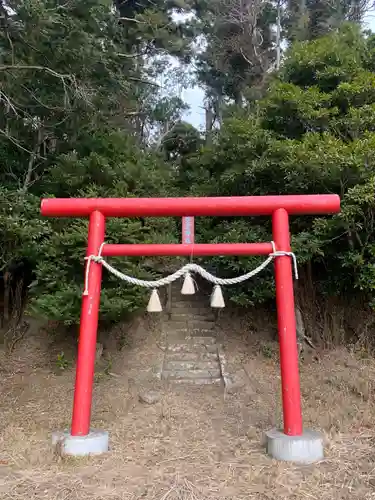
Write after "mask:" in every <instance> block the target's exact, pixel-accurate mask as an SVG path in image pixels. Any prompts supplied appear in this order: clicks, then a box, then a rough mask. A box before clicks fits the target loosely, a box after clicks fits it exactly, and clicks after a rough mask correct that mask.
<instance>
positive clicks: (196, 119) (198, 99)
mask: <svg viewBox="0 0 375 500" xmlns="http://www.w3.org/2000/svg"><path fill="white" fill-rule="evenodd" d="M364 25H365V28H367V29H371V30H372V31H374V32H375V10H373V11H372V12H370V13H369V14H368V15H367V16H366V18H365V20H364ZM181 98H182V99H183V100H184V101H185V102H186V103H187V104H188V105H189V106H190V110H189V111H187V112H186V113H185V114H184V116H183V119H184V120H186V121H187V122H189V123H191V124H192V125H194V127H196V128H197V129H199V130H204V126H205V112H204V109H203V101H204V90H203V89H202V88H200V87H198V86H196V87H192V88H189V89H186V90H183V91H182V95H181Z"/></svg>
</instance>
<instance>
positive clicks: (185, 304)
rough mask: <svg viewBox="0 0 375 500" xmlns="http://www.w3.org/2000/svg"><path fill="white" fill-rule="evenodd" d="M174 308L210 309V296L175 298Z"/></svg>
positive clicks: (172, 304)
mask: <svg viewBox="0 0 375 500" xmlns="http://www.w3.org/2000/svg"><path fill="white" fill-rule="evenodd" d="M171 306H172V309H176V308H179V309H202V310H206V311H207V310H210V297H202V298H200V299H199V300H197V299H195V300H173V299H172V302H171Z"/></svg>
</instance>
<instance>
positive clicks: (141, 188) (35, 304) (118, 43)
mask: <svg viewBox="0 0 375 500" xmlns="http://www.w3.org/2000/svg"><path fill="white" fill-rule="evenodd" d="M1 13H2V18H1V22H2V27H3V29H2V31H1V33H0V50H1V54H2V61H1V64H0V107H1V110H2V113H1V114H0V158H1V165H0V182H1V189H0V220H1V239H2V242H3V245H2V249H1V252H2V253H1V254H0V258H1V266H2V268H3V269H9V266H10V264H12V263H13V262H14V261H20V260H21V261H24V262H26V261H27V263H28V265H29V266H30V267H31V269H32V270H33V273H34V276H35V280H34V283H33V287H32V288H31V295H32V302H31V307H32V308H33V309H34V310H36V311H38V313H39V314H40V313H42V314H43V315H44V316H46V317H48V318H52V319H58V320H64V321H66V322H70V323H74V322H76V321H77V320H78V318H79V308H80V301H81V294H82V277H83V274H82V269H83V267H82V265H83V261H82V256H83V255H84V247H85V246H86V239H87V221H83V220H69V221H65V220H54V219H51V220H47V219H42V218H40V216H39V203H40V197H41V196H58V197H61V196H141V195H144V196H147V195H148V196H155V195H160V194H163V193H165V194H166V193H167V192H168V189H167V187H166V186H167V185H168V184H169V183H170V172H169V170H168V168H167V167H166V166H165V165H164V164H163V163H162V162H161V161H160V158H159V157H158V156H157V155H155V154H153V153H152V152H149V151H147V149H146V148H145V147H144V145H142V144H140V141H139V136H138V135H137V134H138V127H137V119H138V116H139V112H140V111H139V110H140V105H139V104H140V103H139V100H140V99H141V98H142V96H143V95H145V94H146V93H147V92H149V90H148V89H149V88H150V87H151V88H152V87H154V86H155V85H154V84H153V82H150V81H148V80H147V76H145V75H144V73H143V69H142V67H141V65H140V61H139V58H138V57H136V56H135V54H134V48H133V47H132V48H131V50H129V51H128V50H127V49H126V47H127V38H126V29H125V28H124V26H123V24H122V23H121V22H120V20H119V15H118V13H116V12H115V11H113V8H112V3H111V2H110V1H109V0H108V1H107V0H89V1H86V0H84V1H83V0H73V1H72V2H68V3H66V2H64V3H61V2H60V1H59V0H27V1H26V0H14V1H13V0H11V1H10V2H9V3H8V4H7V7H6V8H5V7H4V4H2V7H1ZM142 66H143V61H142ZM106 234H107V238H108V240H109V241H115V242H117V241H119V240H120V239H121V241H122V242H137V241H150V240H154V241H158V240H160V238H161V236H160V235H163V237H165V238H168V239H173V236H174V235H173V225H171V221H169V220H157V221H153V220H141V219H137V220H130V219H122V220H121V221H117V220H111V221H109V222H108V224H107V233H106ZM122 266H123V267H122V269H124V270H126V271H129V273H130V274H137V275H138V276H153V275H157V274H158V272H159V268H160V265H159V268H158V263H157V262H155V264H154V266H152V267H150V265H149V263H147V262H145V261H142V262H140V261H137V260H135V261H129V260H126V261H125V262H123V261H122ZM104 282H105V287H104V288H105V289H104V292H103V302H102V318H103V319H105V320H113V319H118V318H119V317H120V316H122V315H125V314H128V313H130V312H132V311H133V310H135V309H136V308H137V307H139V306H140V305H141V304H142V303H143V299H144V297H145V296H144V291H143V290H134V289H132V288H129V287H126V286H123V285H122V284H120V283H118V281H116V280H114V279H112V278H111V277H110V276H108V275H106V276H105V277H104Z"/></svg>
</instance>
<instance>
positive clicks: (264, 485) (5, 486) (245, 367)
mask: <svg viewBox="0 0 375 500" xmlns="http://www.w3.org/2000/svg"><path fill="white" fill-rule="evenodd" d="M141 333H142V332H141ZM231 334H232V337H231V341H229V340H228V339H225V338H224V344H225V347H226V349H225V351H226V357H227V360H228V370H229V371H231V372H232V373H234V372H235V373H236V380H238V381H240V383H239V387H237V388H236V390H233V391H234V393H233V394H228V393H227V394H224V393H223V389H222V388H220V387H215V386H205V387H190V386H166V385H164V386H162V385H161V382H159V381H157V380H156V379H155V377H153V373H154V371H155V370H157V367H158V366H160V360H161V358H162V352H161V350H160V349H159V348H158V347H157V345H158V337H157V335H156V334H151V333H150V332H147V331H144V332H143V334H139V332H138V334H137V341H135V342H133V343H132V345H131V347H127V348H126V349H124V350H123V351H122V352H121V353H119V354H117V355H116V357H115V358H114V360H113V366H112V367H111V370H112V371H113V372H114V373H115V374H116V375H117V376H108V375H105V374H102V375H101V376H100V375H99V376H98V377H97V382H96V387H95V401H94V408H93V422H92V424H93V427H97V428H102V429H106V430H108V431H109V433H110V444H111V451H110V453H109V454H108V455H107V456H105V457H102V458H89V459H80V460H77V459H61V458H60V457H58V456H55V455H54V454H53V452H52V450H51V446H50V434H51V431H52V430H56V429H63V428H66V427H68V426H69V422H70V416H71V404H72V396H73V381H74V373H73V370H72V369H69V370H65V371H64V372H63V374H62V375H60V376H58V375H56V374H54V373H53V370H52V369H51V368H52V366H50V365H49V364H48V361H46V359H47V357H48V356H47V353H46V352H43V349H39V350H38V352H34V354H33V352H32V349H31V348H30V347H27V346H26V347H24V348H23V351H22V352H19V353H17V355H16V356H15V358H14V364H15V366H16V370H15V371H17V370H18V371H19V373H16V374H13V375H11V374H6V373H5V374H4V375H3V384H2V389H1V402H2V405H1V411H0V498H1V500H8V499H9V500H10V499H12V500H26V499H27V500H30V499H46V500H47V499H48V500H75V499H77V500H78V499H79V500H86V499H93V500H102V499H103V500H104V499H105V500H120V499H121V500H130V499H131V500H141V499H146V500H167V499H168V500H177V499H185V500H193V499H194V500H202V499H206V500H215V499H218V500H219V499H220V500H224V499H228V500H229V499H230V500H242V499H258V500H263V499H264V500H273V499H275V500H276V499H277V500H282V499H288V500H292V499H319V500H328V499H332V498H334V499H343V500H344V499H348V500H349V499H350V500H356V499H358V500H359V499H361V500H363V499H372V498H375V493H374V492H375V451H374V450H375V427H374V424H375V410H374V402H373V395H372V387H371V383H370V382H371V381H372V380H374V376H375V362H374V361H370V360H368V359H363V360H358V359H356V358H355V357H354V356H352V355H350V354H348V353H347V352H345V351H336V352H331V353H328V354H325V355H323V357H322V360H321V363H320V364H316V363H312V364H306V365H304V366H303V367H302V387H303V400H304V401H303V406H304V417H305V425H306V426H307V427H315V428H319V429H321V430H323V431H324V432H325V433H326V438H327V456H326V459H325V460H324V461H323V462H322V463H320V464H316V465H314V466H305V467H296V466H293V465H288V464H281V463H277V462H275V461H273V460H271V459H270V458H268V457H267V456H266V455H265V453H264V449H263V448H262V446H261V441H262V434H263V432H264V430H266V429H269V428H270V427H272V426H274V425H277V424H279V422H280V405H279V393H280V390H279V382H280V381H279V378H278V367H277V357H276V356H275V349H276V345H274V344H267V345H266V346H264V345H262V344H261V343H260V344H259V345H258V346H256V345H251V346H250V345H246V343H245V342H243V341H241V340H240V339H239V338H236V337H235V334H233V332H231ZM224 337H225V336H224ZM48 359H50V358H48ZM35 360H37V361H35ZM8 366H9V365H8ZM241 383H242V384H243V383H245V385H243V386H242V387H241ZM152 387H153V388H156V389H157V390H158V391H159V393H160V401H159V402H157V403H156V404H153V405H147V404H144V403H142V402H140V401H139V393H140V392H141V391H142V390H148V389H150V388H152Z"/></svg>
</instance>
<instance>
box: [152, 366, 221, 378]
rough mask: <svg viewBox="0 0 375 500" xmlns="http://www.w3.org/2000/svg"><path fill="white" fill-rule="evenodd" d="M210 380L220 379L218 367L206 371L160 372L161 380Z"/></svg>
mask: <svg viewBox="0 0 375 500" xmlns="http://www.w3.org/2000/svg"><path fill="white" fill-rule="evenodd" d="M211 378H213V379H216V378H221V371H220V368H219V367H217V368H212V369H208V370H163V372H162V379H164V380H181V379H186V380H194V379H211Z"/></svg>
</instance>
